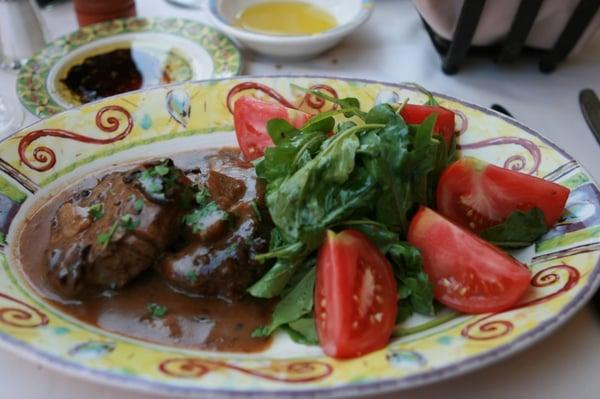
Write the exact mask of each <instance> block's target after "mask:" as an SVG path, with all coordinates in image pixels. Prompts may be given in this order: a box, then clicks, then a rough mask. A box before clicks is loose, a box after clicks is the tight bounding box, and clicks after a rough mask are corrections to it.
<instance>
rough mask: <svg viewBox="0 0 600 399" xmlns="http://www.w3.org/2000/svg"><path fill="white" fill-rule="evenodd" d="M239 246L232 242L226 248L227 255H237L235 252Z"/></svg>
mask: <svg viewBox="0 0 600 399" xmlns="http://www.w3.org/2000/svg"><path fill="white" fill-rule="evenodd" d="M237 248H238V246H237V244H231V245H230V246H228V247H227V249H226V250H225V255H227V256H233V255H235V253H236V251H237Z"/></svg>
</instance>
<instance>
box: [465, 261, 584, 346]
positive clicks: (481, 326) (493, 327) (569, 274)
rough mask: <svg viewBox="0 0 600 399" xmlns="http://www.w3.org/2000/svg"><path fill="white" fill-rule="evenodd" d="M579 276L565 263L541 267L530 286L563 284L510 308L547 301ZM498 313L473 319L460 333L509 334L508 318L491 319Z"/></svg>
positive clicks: (476, 336)
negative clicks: (548, 292)
mask: <svg viewBox="0 0 600 399" xmlns="http://www.w3.org/2000/svg"><path fill="white" fill-rule="evenodd" d="M559 272H562V274H563V275H565V274H566V280H565V279H563V278H561V274H559ZM579 277H580V274H579V271H578V270H577V269H576V268H574V267H573V266H569V265H566V264H562V265H555V266H550V267H547V268H545V269H542V270H540V271H539V272H537V273H536V274H534V275H533V277H532V278H531V281H530V285H531V286H532V287H536V288H543V287H549V286H552V285H554V284H557V283H559V282H561V281H564V284H563V285H562V286H561V287H560V288H559V289H558V290H556V291H554V292H552V293H550V294H548V295H545V296H543V297H540V298H535V299H532V300H530V301H527V302H523V303H520V304H518V305H517V306H515V307H514V308H512V309H510V310H515V309H520V308H524V307H527V306H533V305H537V304H540V303H543V302H547V301H549V300H551V299H553V298H555V297H557V296H559V295H561V294H562V293H564V292H567V291H569V290H570V289H571V288H573V287H574V286H575V285H576V284H577V282H578V281H579ZM498 314H499V313H492V314H490V315H487V316H485V317H482V318H481V319H478V320H476V321H474V322H473V323H470V324H467V325H466V326H465V328H463V329H462V331H461V335H462V336H463V337H465V338H469V339H473V340H478V341H487V340H490V339H496V338H500V337H503V336H505V335H507V334H509V333H510V332H511V331H512V330H513V327H514V326H513V324H512V323H511V322H510V321H508V320H493V318H494V317H496V316H497V315H498ZM491 319H492V320H491Z"/></svg>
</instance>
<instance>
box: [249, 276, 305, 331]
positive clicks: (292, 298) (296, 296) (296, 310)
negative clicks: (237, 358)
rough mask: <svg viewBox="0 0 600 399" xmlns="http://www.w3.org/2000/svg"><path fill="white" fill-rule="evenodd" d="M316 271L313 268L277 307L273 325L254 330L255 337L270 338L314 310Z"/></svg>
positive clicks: (272, 320)
mask: <svg viewBox="0 0 600 399" xmlns="http://www.w3.org/2000/svg"><path fill="white" fill-rule="evenodd" d="M315 270H316V269H315V268H314V267H313V268H311V269H310V270H309V271H308V272H306V274H305V275H304V277H302V279H301V280H300V282H298V284H296V286H295V287H294V288H293V289H291V290H290V292H288V293H287V295H285V296H284V297H283V299H282V300H281V301H280V302H279V303H278V304H277V306H275V310H274V311H273V316H272V319H271V324H270V325H268V326H264V327H260V328H257V329H256V330H254V331H253V332H252V336H253V337H266V336H269V335H271V334H272V333H273V331H275V330H276V329H277V328H279V327H281V326H283V325H285V324H288V323H290V322H293V321H296V320H298V319H300V318H302V317H303V316H304V315H306V314H308V313H309V312H310V311H311V310H312V308H313V296H314V295H313V291H314V287H315Z"/></svg>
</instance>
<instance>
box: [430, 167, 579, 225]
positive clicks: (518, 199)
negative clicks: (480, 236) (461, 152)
mask: <svg viewBox="0 0 600 399" xmlns="http://www.w3.org/2000/svg"><path fill="white" fill-rule="evenodd" d="M569 192H570V191H569V189H568V188H566V187H563V186H561V185H560V184H556V183H553V182H550V181H547V180H544V179H540V178H538V177H534V176H529V175H525V174H523V173H519V172H515V171H514V170H509V169H504V168H500V167H498V166H495V165H490V164H488V163H486V162H483V161H480V160H478V159H475V158H463V159H461V160H458V161H456V162H455V163H453V164H452V165H450V166H449V167H448V168H447V169H446V170H445V171H444V173H443V174H442V176H441V177H440V181H439V183H438V188H437V193H436V202H437V209H438V211H439V212H440V213H441V214H442V215H444V216H446V217H448V218H449V219H451V220H452V221H454V222H456V223H458V224H460V225H462V226H465V227H468V228H470V229H471V230H473V231H475V232H481V231H482V230H485V229H486V228H489V227H492V226H495V225H497V224H500V223H502V222H503V221H504V220H506V218H507V217H508V216H509V215H510V214H511V213H513V212H514V211H516V210H521V211H529V210H531V209H532V208H539V209H540V210H541V211H542V212H543V213H544V217H545V219H546V224H547V225H548V227H551V226H553V225H554V224H555V223H556V222H557V221H558V219H559V218H560V216H561V215H562V212H563V209H564V208H565V204H566V202H567V199H568V197H569Z"/></svg>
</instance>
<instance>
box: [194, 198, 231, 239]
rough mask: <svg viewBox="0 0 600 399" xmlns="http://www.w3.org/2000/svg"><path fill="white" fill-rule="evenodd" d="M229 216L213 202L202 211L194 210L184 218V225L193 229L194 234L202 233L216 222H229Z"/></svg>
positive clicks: (201, 209)
mask: <svg viewBox="0 0 600 399" xmlns="http://www.w3.org/2000/svg"><path fill="white" fill-rule="evenodd" d="M228 219H229V214H228V213H227V212H225V211H223V210H221V209H219V207H218V206H217V203H216V202H214V201H212V202H209V203H208V204H207V205H206V206H204V207H202V208H200V209H194V210H193V211H192V212H191V213H188V214H187V215H185V216H184V217H183V223H185V224H186V225H188V226H189V227H191V228H192V232H193V233H194V234H196V233H199V232H201V231H202V230H204V229H205V228H206V226H209V225H210V224H211V223H212V222H214V221H215V220H228Z"/></svg>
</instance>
